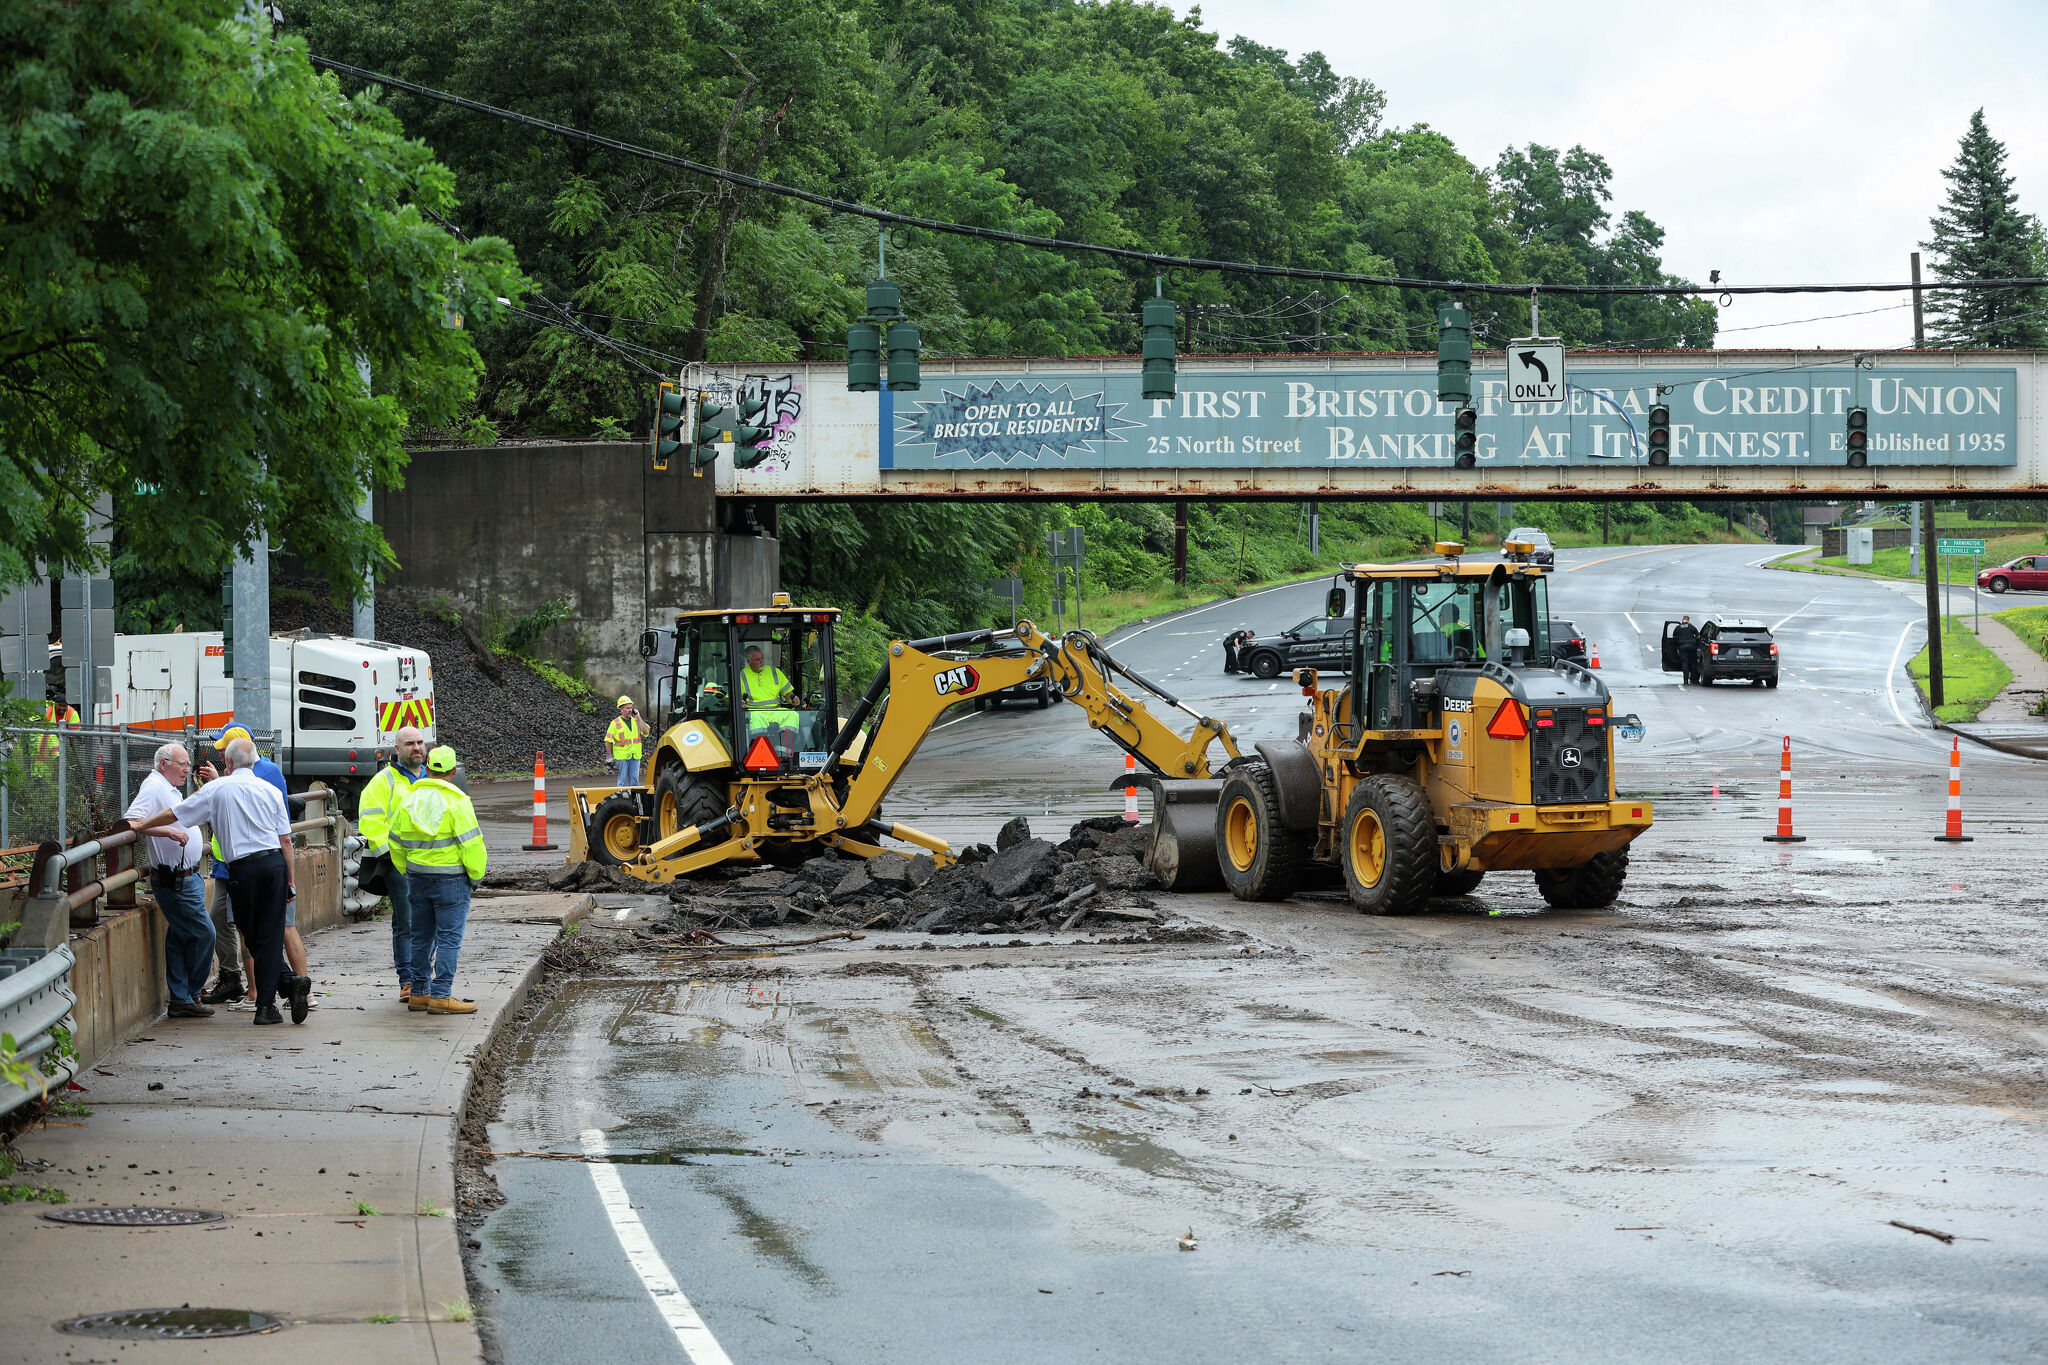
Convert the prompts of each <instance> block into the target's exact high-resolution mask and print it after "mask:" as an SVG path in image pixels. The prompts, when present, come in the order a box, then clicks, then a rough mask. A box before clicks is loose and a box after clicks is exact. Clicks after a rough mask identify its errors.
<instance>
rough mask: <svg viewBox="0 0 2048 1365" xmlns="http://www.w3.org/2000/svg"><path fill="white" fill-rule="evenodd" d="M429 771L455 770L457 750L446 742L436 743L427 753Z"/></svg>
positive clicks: (444, 771) (445, 771)
mask: <svg viewBox="0 0 2048 1365" xmlns="http://www.w3.org/2000/svg"><path fill="white" fill-rule="evenodd" d="M427 771H428V772H430V773H452V772H454V771H455V751H454V750H453V749H451V748H449V747H448V746H447V745H445V744H436V745H435V746H434V749H433V752H432V753H429V754H428V755H427Z"/></svg>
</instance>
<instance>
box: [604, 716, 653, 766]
mask: <svg viewBox="0 0 2048 1365" xmlns="http://www.w3.org/2000/svg"><path fill="white" fill-rule="evenodd" d="M647 733H648V732H647V722H646V721H644V720H642V719H640V717H638V716H630V717H629V716H619V717H617V718H616V719H614V720H613V721H612V723H611V728H609V729H607V730H606V731H605V732H604V742H605V743H606V744H609V745H610V746H611V750H612V761H613V762H614V763H616V762H619V761H620V760H621V759H629V758H638V757H640V741H642V740H644V739H645V738H647Z"/></svg>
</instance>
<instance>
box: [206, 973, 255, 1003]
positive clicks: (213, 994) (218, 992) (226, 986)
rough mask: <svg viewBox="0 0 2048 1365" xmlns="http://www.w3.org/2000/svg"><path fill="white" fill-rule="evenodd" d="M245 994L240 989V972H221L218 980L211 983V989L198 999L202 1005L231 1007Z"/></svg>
mask: <svg viewBox="0 0 2048 1365" xmlns="http://www.w3.org/2000/svg"><path fill="white" fill-rule="evenodd" d="M245 994H247V992H245V991H244V990H243V989H242V974H241V973H240V972H222V973H221V974H220V979H219V980H217V981H215V982H214V983H213V989H212V990H210V991H208V992H207V993H206V994H204V995H202V996H200V997H199V1003H200V1004H202V1005H232V1004H234V1003H235V1002H236V1001H237V1000H240V999H241V998H242V997H243V996H244V995H245Z"/></svg>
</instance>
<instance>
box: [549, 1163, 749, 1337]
mask: <svg viewBox="0 0 2048 1365" xmlns="http://www.w3.org/2000/svg"><path fill="white" fill-rule="evenodd" d="M582 1139H583V1154H584V1155H585V1156H587V1157H589V1158H590V1160H589V1161H586V1162H584V1163H583V1164H584V1167H585V1169H587V1170H588V1171H589V1172H590V1183H591V1184H593V1185H595V1186H597V1197H598V1200H599V1201H600V1202H601V1203H603V1205H604V1212H605V1216H606V1217H607V1218H609V1219H611V1221H612V1231H613V1232H615V1233H617V1234H618V1237H619V1247H620V1249H621V1250H623V1251H624V1252H625V1253H626V1260H627V1262H628V1263H629V1264H631V1265H632V1267H633V1270H634V1273H636V1274H638V1275H639V1276H640V1283H641V1284H643V1285H645V1286H647V1293H648V1295H649V1296H650V1297H652V1298H653V1300H654V1306H655V1307H656V1308H658V1309H660V1310H661V1316H662V1317H663V1318H664V1319H666V1320H667V1322H668V1325H669V1329H670V1330H671V1331H673V1332H674V1333H675V1334H676V1344H677V1345H678V1346H680V1347H682V1348H683V1354H684V1355H685V1356H687V1357H688V1358H689V1360H690V1362H691V1365H732V1357H731V1356H729V1355H727V1354H726V1353H725V1348H724V1347H722V1346H720V1345H719V1344H718V1338H716V1337H714V1336H712V1335H711V1329H710V1328H709V1327H706V1326H705V1325H704V1319H702V1318H700V1317H698V1316H697V1310H696V1309H695V1308H693V1307H691V1306H690V1300H689V1299H688V1298H687V1297H686V1296H685V1295H684V1293H683V1290H682V1286H680V1285H678V1284H677V1283H676V1277H675V1276H674V1275H672V1274H670V1273H669V1268H668V1262H666V1261H664V1260H662V1259H661V1253H660V1252H659V1251H657V1250H655V1248H654V1239H653V1238H652V1237H649V1236H648V1235H647V1225H646V1224H644V1223H642V1222H641V1221H640V1215H639V1214H638V1213H636V1212H635V1211H634V1209H633V1202H632V1201H631V1200H630V1199H628V1198H627V1197H626V1185H625V1182H624V1181H622V1180H620V1179H619V1168H618V1167H617V1166H614V1165H613V1164H612V1163H611V1162H609V1161H606V1160H605V1159H604V1158H605V1157H608V1156H610V1155H611V1147H610V1145H609V1144H607V1143H606V1142H605V1140H604V1131H603V1130H602V1129H598V1128H586V1129H584V1130H583V1133H582Z"/></svg>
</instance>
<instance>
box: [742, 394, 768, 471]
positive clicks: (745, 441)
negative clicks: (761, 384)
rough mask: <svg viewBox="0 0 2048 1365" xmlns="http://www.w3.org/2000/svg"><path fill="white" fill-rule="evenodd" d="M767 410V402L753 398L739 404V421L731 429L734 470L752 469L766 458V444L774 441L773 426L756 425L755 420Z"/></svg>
mask: <svg viewBox="0 0 2048 1365" xmlns="http://www.w3.org/2000/svg"><path fill="white" fill-rule="evenodd" d="M767 410H768V401H767V400H766V399H764V398H753V399H748V400H747V401H745V402H743V403H741V404H740V414H739V415H740V420H739V422H738V423H737V424H736V425H735V426H734V427H733V429H732V444H733V450H732V463H733V468H735V469H752V468H753V467H754V466H755V465H757V464H759V463H761V461H762V460H764V459H766V458H768V451H767V449H766V447H767V445H768V443H769V442H770V441H772V440H774V439H775V428H774V427H773V426H765V427H764V426H759V425H756V424H755V423H756V419H757V418H759V417H760V415H761V414H762V413H764V412H766V411H767Z"/></svg>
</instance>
